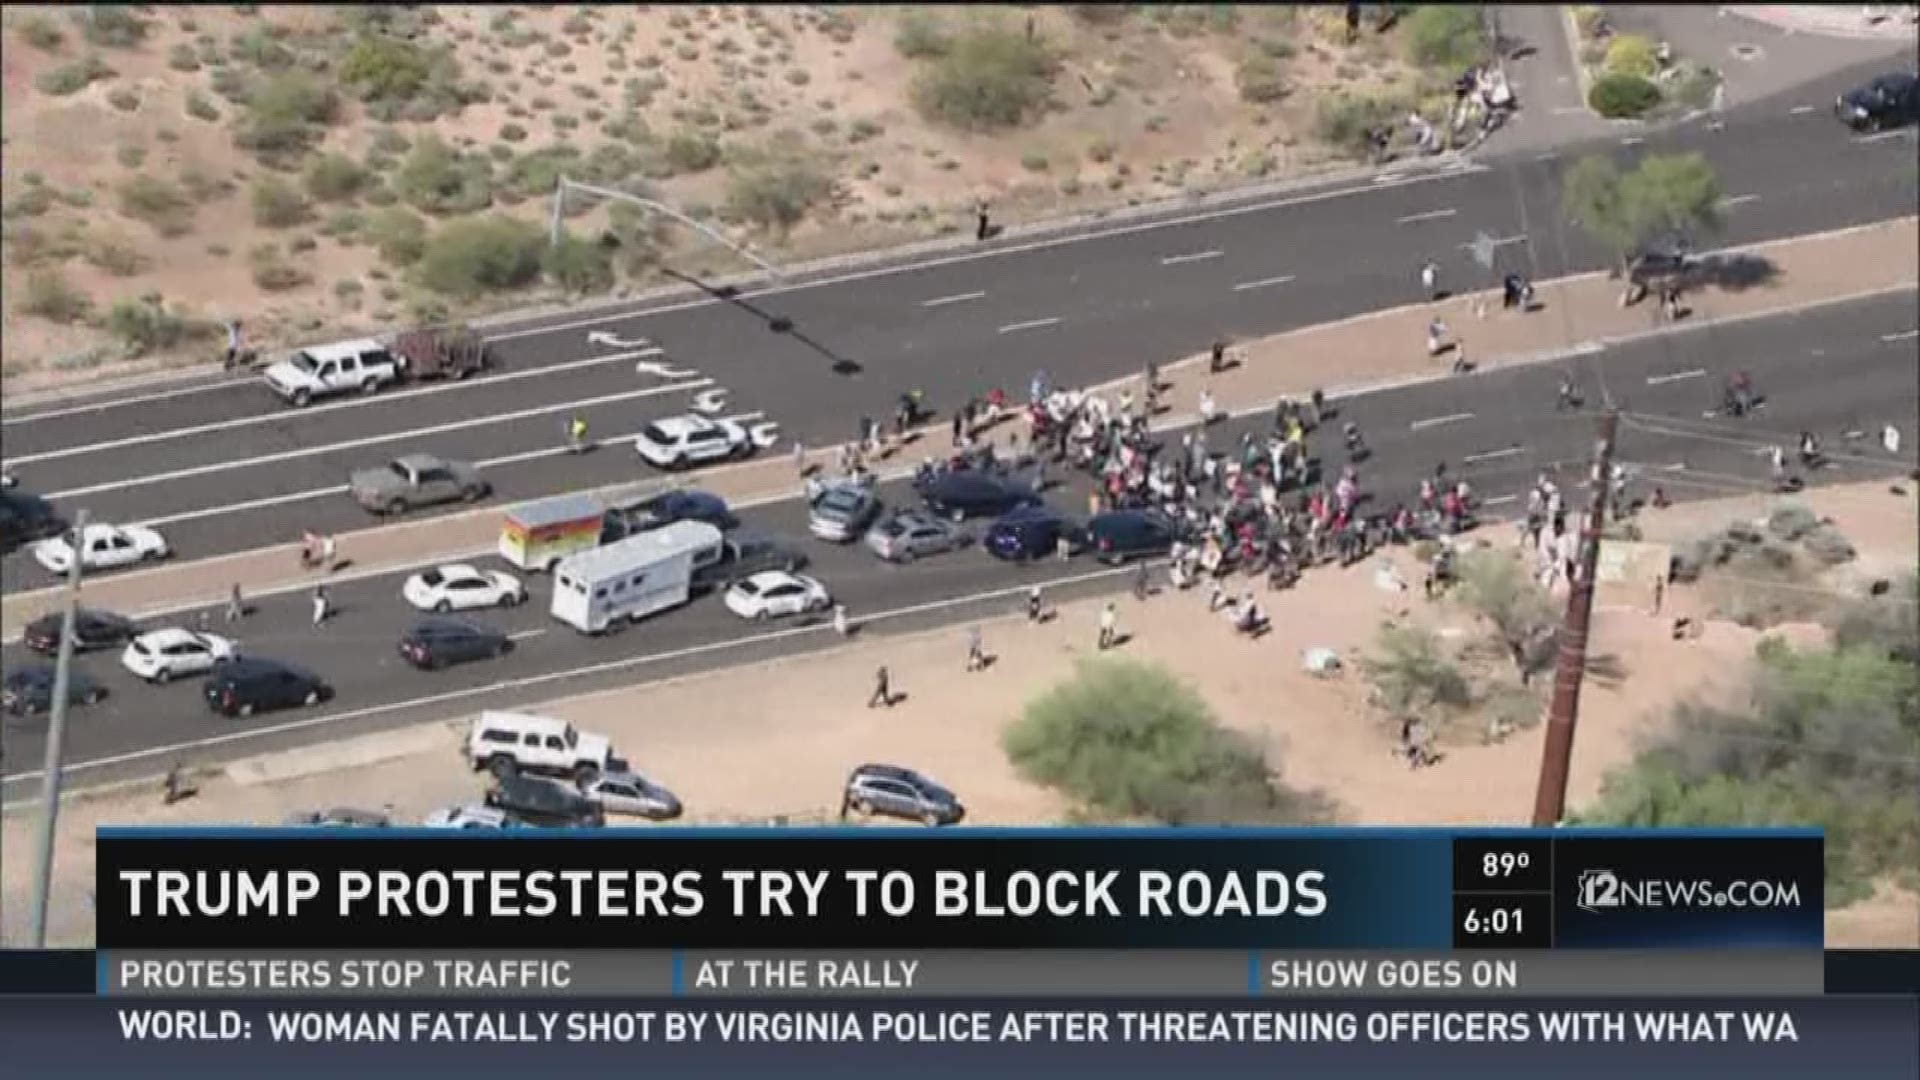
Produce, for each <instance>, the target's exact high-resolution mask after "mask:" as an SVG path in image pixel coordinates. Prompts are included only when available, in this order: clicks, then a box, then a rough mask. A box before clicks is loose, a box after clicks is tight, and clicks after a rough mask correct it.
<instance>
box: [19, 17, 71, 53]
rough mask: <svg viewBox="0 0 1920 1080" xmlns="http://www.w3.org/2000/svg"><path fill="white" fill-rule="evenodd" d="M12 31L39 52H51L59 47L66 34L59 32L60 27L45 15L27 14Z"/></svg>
mask: <svg viewBox="0 0 1920 1080" xmlns="http://www.w3.org/2000/svg"><path fill="white" fill-rule="evenodd" d="M14 33H16V34H19V35H20V40H21V41H24V42H26V43H27V44H29V45H31V46H33V47H34V48H36V49H39V50H40V51H41V52H53V51H55V50H57V49H59V48H60V45H61V43H62V42H64V41H66V39H67V36H66V35H65V34H63V33H61V32H60V28H59V27H58V26H55V25H54V23H53V20H52V19H49V18H47V17H46V16H45V15H29V16H27V17H26V18H24V19H21V20H20V24H19V25H18V26H16V27H15V28H14Z"/></svg>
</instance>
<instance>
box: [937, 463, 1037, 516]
mask: <svg viewBox="0 0 1920 1080" xmlns="http://www.w3.org/2000/svg"><path fill="white" fill-rule="evenodd" d="M913 486H914V490H915V491H916V492H918V493H919V495H920V498H921V499H922V500H924V501H925V502H926V504H927V509H929V510H931V511H933V512H934V513H936V514H940V515H943V516H945V517H949V518H952V519H953V520H954V521H964V520H966V519H967V518H970V517H998V516H1000V515H1001V514H1005V513H1007V512H1008V511H1011V510H1016V509H1019V508H1020V507H1022V506H1031V505H1033V504H1035V503H1038V502H1039V501H1040V496H1039V494H1038V493H1037V492H1035V491H1034V490H1033V487H1032V486H1031V485H1029V484H1027V483H1026V482H1024V481H1022V480H1020V479H1019V478H1018V477H1014V476H1008V475H1006V474H1003V473H996V472H988V471H985V470H981V469H961V470H948V471H946V472H939V473H934V474H933V475H931V476H923V477H921V478H919V479H917V480H915V481H914V485H913Z"/></svg>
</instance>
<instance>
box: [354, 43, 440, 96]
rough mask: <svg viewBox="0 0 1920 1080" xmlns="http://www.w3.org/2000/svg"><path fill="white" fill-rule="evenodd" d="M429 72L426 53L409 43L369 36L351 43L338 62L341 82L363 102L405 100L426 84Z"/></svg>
mask: <svg viewBox="0 0 1920 1080" xmlns="http://www.w3.org/2000/svg"><path fill="white" fill-rule="evenodd" d="M432 70H433V65H432V63H431V62H430V61H429V60H428V58H427V54H426V52H425V51H423V50H422V49H420V48H419V47H418V46H415V45H414V44H412V43H411V42H407V41H402V40H400V39H398V38H391V37H384V36H369V37H363V38H361V39H360V40H359V41H356V42H354V44H353V48H352V49H350V50H348V52H347V56H346V59H344V60H342V61H341V62H340V81H341V82H343V83H345V84H347V85H348V86H350V87H352V88H353V89H354V90H355V91H356V92H357V93H358V94H359V96H360V98H361V100H363V101H407V100H409V99H411V98H412V97H413V96H414V95H415V94H418V93H419V92H420V88H421V87H423V86H425V85H426V84H427V76H428V75H429V74H431V72H432Z"/></svg>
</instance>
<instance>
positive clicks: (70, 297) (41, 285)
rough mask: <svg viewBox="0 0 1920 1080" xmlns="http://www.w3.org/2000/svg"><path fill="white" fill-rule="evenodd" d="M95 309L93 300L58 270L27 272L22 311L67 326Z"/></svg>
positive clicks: (22, 297) (21, 302) (20, 308)
mask: <svg viewBox="0 0 1920 1080" xmlns="http://www.w3.org/2000/svg"><path fill="white" fill-rule="evenodd" d="M92 309H93V301H92V300H90V299H88V298H87V295H86V294H85V293H83V292H81V291H79V290H78V289H75V288H74V287H73V286H72V285H71V284H69V283H68V281H67V278H66V275H64V274H62V273H61V272H60V271H58V270H44V271H40V272H37V273H33V274H29V275H27V287H26V291H25V292H24V294H23V295H22V296H21V298H20V305H19V310H20V312H21V313H22V314H26V315H31V316H33V317H34V318H37V319H45V320H47V321H48V322H53V323H60V324H61V325H63V326H64V325H67V324H71V323H76V322H79V321H80V320H81V319H84V318H86V317H87V312H89V311H91V310H92Z"/></svg>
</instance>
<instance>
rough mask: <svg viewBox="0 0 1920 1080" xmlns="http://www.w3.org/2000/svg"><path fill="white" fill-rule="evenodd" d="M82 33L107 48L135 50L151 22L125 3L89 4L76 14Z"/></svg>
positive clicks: (91, 41)
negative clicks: (148, 23) (148, 22)
mask: <svg viewBox="0 0 1920 1080" xmlns="http://www.w3.org/2000/svg"><path fill="white" fill-rule="evenodd" d="M73 21H74V22H76V23H79V24H80V36H81V37H84V38H86V39H87V44H89V45H98V46H99V47H101V48H103V49H131V48H133V47H134V46H136V45H138V44H140V43H141V42H142V41H144V40H146V36H147V21H146V20H145V19H143V18H141V17H140V16H139V15H137V14H135V13H134V9H133V8H131V7H128V6H126V5H122V4H88V5H87V6H86V7H85V8H83V9H81V10H79V11H75V12H74V13H73Z"/></svg>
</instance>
